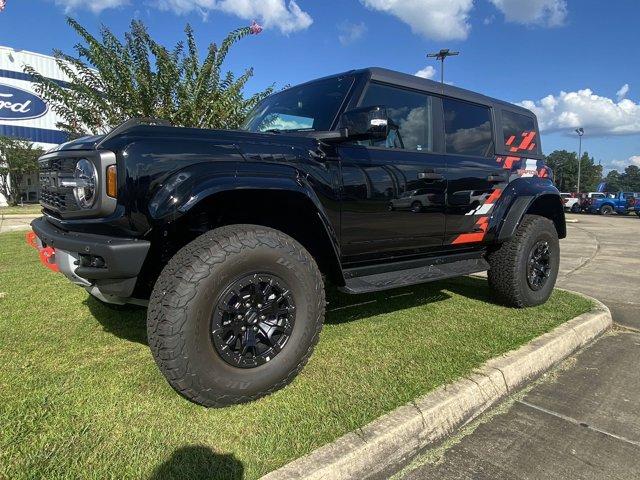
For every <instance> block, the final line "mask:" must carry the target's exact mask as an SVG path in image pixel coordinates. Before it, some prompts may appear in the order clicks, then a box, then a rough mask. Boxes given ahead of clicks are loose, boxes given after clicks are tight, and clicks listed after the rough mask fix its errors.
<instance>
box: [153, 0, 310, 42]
mask: <svg viewBox="0 0 640 480" xmlns="http://www.w3.org/2000/svg"><path fill="white" fill-rule="evenodd" d="M156 4H157V5H158V7H160V8H161V9H163V10H171V11H173V12H175V13H177V14H185V13H189V12H192V11H196V12H199V13H201V14H202V15H204V16H206V15H207V14H208V12H209V11H211V10H219V11H221V12H225V13H228V14H230V15H235V16H236V17H240V18H242V19H244V20H254V19H255V20H258V21H259V22H260V23H261V24H262V25H263V26H264V27H266V28H277V29H279V30H280V31H281V32H282V33H285V34H286V33H291V32H296V31H299V30H305V29H307V28H309V26H311V24H312V23H313V19H312V18H311V16H310V15H309V14H308V13H307V12H305V11H303V10H302V9H301V8H300V7H299V6H298V4H297V3H296V1H295V0H289V1H286V0H157V1H156Z"/></svg>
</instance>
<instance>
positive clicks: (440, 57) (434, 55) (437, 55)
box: [427, 48, 460, 83]
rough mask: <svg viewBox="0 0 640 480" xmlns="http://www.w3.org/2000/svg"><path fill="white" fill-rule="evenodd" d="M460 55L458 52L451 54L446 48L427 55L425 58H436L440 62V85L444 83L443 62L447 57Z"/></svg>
mask: <svg viewBox="0 0 640 480" xmlns="http://www.w3.org/2000/svg"><path fill="white" fill-rule="evenodd" d="M455 55H460V52H452V51H450V50H449V49H448V48H443V49H442V50H440V51H439V52H436V53H427V58H436V59H438V60H440V83H444V60H445V58H447V57H453V56H455Z"/></svg>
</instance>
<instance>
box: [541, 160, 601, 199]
mask: <svg viewBox="0 0 640 480" xmlns="http://www.w3.org/2000/svg"><path fill="white" fill-rule="evenodd" d="M545 161H546V163H547V165H549V167H551V169H552V170H553V172H554V174H555V182H556V185H557V186H558V189H559V190H560V191H562V192H575V191H576V188H577V186H578V154H577V153H576V152H568V151H567V150H555V151H554V152H552V153H551V154H549V155H548V156H547V157H546V158H545ZM580 163H581V165H580V169H581V171H580V190H582V191H583V192H590V191H593V190H595V189H596V187H597V186H598V184H599V183H600V181H601V179H602V166H601V165H596V163H595V159H594V158H593V157H590V156H589V154H588V153H587V152H585V153H583V154H582V158H581V162H580Z"/></svg>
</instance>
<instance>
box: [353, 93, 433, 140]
mask: <svg viewBox="0 0 640 480" xmlns="http://www.w3.org/2000/svg"><path fill="white" fill-rule="evenodd" d="M432 104H433V98H432V97H431V96H429V95H426V94H423V93H419V92H412V91H409V90H403V89H400V88H396V87H390V86H387V85H379V84H376V83H372V84H371V85H369V88H368V89H367V92H366V93H365V95H364V98H363V99H362V101H361V102H360V106H361V107H370V106H376V105H380V106H384V107H387V114H388V115H389V120H390V126H391V129H390V133H389V136H388V137H387V139H386V140H383V141H380V142H375V143H372V142H358V143H359V144H360V145H368V146H375V147H386V148H399V149H406V150H418V151H425V152H432V151H433V106H432Z"/></svg>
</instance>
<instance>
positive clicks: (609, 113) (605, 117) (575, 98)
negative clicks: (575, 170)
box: [520, 88, 640, 136]
mask: <svg viewBox="0 0 640 480" xmlns="http://www.w3.org/2000/svg"><path fill="white" fill-rule="evenodd" d="M520 105H522V106H523V107H525V108H528V109H530V110H532V111H533V112H535V114H536V115H537V116H538V122H539V123H540V128H541V129H542V130H544V131H551V132H553V131H561V130H573V129H574V128H577V127H583V128H584V129H585V132H586V134H588V135H592V136H600V135H628V134H638V133H640V104H638V103H635V102H633V101H632V100H629V99H622V100H619V101H617V102H616V101H614V100H612V99H611V98H608V97H602V96H600V95H596V94H594V93H593V91H592V90H590V89H588V88H586V89H584V90H578V91H577V92H560V94H559V95H555V96H554V95H547V96H546V97H544V98H542V99H541V100H538V101H535V102H534V101H531V100H525V101H523V102H521V103H520Z"/></svg>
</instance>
